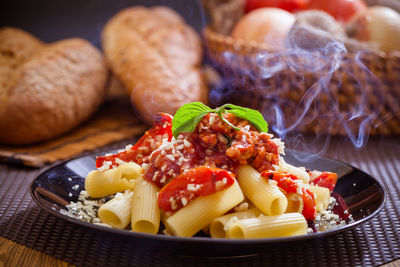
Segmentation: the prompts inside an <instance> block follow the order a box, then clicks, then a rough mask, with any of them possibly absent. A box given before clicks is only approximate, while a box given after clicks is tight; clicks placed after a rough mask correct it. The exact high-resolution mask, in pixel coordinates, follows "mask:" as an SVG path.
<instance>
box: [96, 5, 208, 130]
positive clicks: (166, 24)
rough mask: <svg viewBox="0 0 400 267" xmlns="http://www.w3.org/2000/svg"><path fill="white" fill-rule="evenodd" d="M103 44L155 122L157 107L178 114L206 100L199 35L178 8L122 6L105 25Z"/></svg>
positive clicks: (146, 115)
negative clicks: (174, 9)
mask: <svg viewBox="0 0 400 267" xmlns="http://www.w3.org/2000/svg"><path fill="white" fill-rule="evenodd" d="M102 46H103V50H104V53H105V56H106V58H107V60H108V63H109V66H110V67H111V69H112V71H113V72H114V73H115V75H116V76H117V77H118V78H119V79H120V80H121V81H122V83H123V84H124V86H125V87H126V88H127V89H128V90H129V92H130V93H131V99H132V103H133V104H134V108H135V110H136V111H137V112H138V114H139V116H140V117H141V118H142V119H143V120H144V121H145V122H147V123H149V124H151V123H153V119H154V117H155V115H156V114H157V113H158V112H167V113H170V114H174V113H175V111H176V110H177V109H178V108H179V107H181V106H182V105H183V104H185V103H189V102H193V101H201V102H203V103H206V102H207V99H208V91H207V87H206V84H205V81H204V78H203V75H202V73H201V68H200V67H201V61H202V45H201V40H200V38H199V36H198V35H197V34H196V32H195V31H194V30H193V29H192V28H190V27H189V26H188V25H186V24H185V22H184V21H183V19H182V18H181V17H180V16H179V15H178V14H177V13H176V12H175V11H173V10H171V9H169V8H166V7H153V8H145V7H132V8H127V9H124V10H122V11H121V12H119V13H118V14H117V15H115V16H114V17H113V18H112V19H111V20H110V21H109V22H107V24H106V25H105V27H104V29H103V35H102Z"/></svg>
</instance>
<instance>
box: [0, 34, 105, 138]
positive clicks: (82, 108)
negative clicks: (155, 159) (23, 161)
mask: <svg viewBox="0 0 400 267" xmlns="http://www.w3.org/2000/svg"><path fill="white" fill-rule="evenodd" d="M107 75H108V74H107V67H106V64H105V61H104V59H103V56H102V55H101V53H100V52H99V51H98V50H97V49H96V48H95V47H93V46H92V45H91V44H90V43H89V42H87V41H85V40H82V39H67V40H62V41H59V42H56V43H52V44H49V45H45V44H43V43H42V42H40V41H39V40H37V39H36V38H35V37H33V36H32V35H30V34H28V33H26V32H24V31H22V30H18V29H15V28H2V29H0V86H1V87H0V143H2V144H13V145H23V144H31V143H35V142H40V141H44V140H47V139H50V138H53V137H56V136H59V135H61V134H63V133H65V132H66V131H68V130H71V129H72V128H74V127H76V126H77V125H78V124H80V123H81V122H82V121H84V120H86V119H88V118H89V117H90V115H92V114H93V112H94V111H95V110H96V109H97V108H98V107H99V105H100V104H101V102H102V101H103V99H104V97H105V93H106V92H105V85H106V81H107Z"/></svg>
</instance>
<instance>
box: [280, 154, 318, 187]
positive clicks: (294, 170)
mask: <svg viewBox="0 0 400 267" xmlns="http://www.w3.org/2000/svg"><path fill="white" fill-rule="evenodd" d="M279 170H280V171H284V172H287V173H290V174H293V175H294V176H296V177H298V178H300V179H301V180H303V183H305V184H308V183H310V175H309V174H308V173H307V172H306V170H305V169H304V168H301V167H295V166H293V165H290V164H288V163H286V162H285V160H284V159H283V158H281V157H280V158H279Z"/></svg>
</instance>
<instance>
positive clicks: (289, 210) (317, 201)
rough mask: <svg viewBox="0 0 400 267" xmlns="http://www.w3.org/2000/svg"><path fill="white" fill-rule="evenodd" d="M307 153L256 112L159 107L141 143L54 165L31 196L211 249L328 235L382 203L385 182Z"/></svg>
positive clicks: (117, 225)
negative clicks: (291, 146) (287, 143)
mask: <svg viewBox="0 0 400 267" xmlns="http://www.w3.org/2000/svg"><path fill="white" fill-rule="evenodd" d="M306 156H307V155H306V154H305V153H302V152H298V151H291V150H285V149H284V143H283V142H282V141H281V140H280V139H279V138H275V137H274V136H273V135H272V134H269V133H268V124H267V123H266V122H265V121H264V119H263V118H262V115H261V114H260V113H258V112H257V111H255V110H251V109H248V108H243V107H239V106H235V105H231V104H226V105H224V106H222V107H219V108H216V109H211V108H209V107H207V106H205V105H203V104H201V103H190V104H186V105H184V106H182V107H181V108H180V109H179V110H178V111H177V112H176V114H175V115H174V116H171V115H169V114H165V113H160V114H159V115H158V116H157V117H156V119H155V122H154V126H153V127H152V128H150V129H149V130H148V131H147V132H146V133H145V134H144V135H143V136H142V137H141V138H140V139H139V140H138V141H137V142H136V143H135V144H133V145H128V146H126V147H125V148H123V149H121V150H119V151H112V152H111V153H106V154H102V155H98V154H96V155H89V156H83V157H79V158H76V159H72V160H70V161H67V162H63V163H60V164H58V165H56V166H54V167H52V168H50V169H48V170H46V171H45V172H44V173H42V174H40V175H39V176H38V177H37V178H36V179H35V180H34V181H33V183H32V185H31V195H32V198H33V199H34V200H35V201H36V203H37V204H38V205H39V206H41V207H42V208H44V209H45V210H47V211H48V212H50V213H52V214H54V215H56V216H58V217H60V218H62V219H64V220H67V221H69V222H73V223H75V224H80V225H83V226H86V227H90V228H92V229H95V230H97V231H101V232H102V233H107V234H112V235H115V234H116V235H119V236H121V235H122V236H124V237H126V238H128V239H129V240H130V241H132V242H141V246H145V245H146V244H147V245H148V246H151V247H152V248H154V247H161V246H162V247H164V249H165V248H168V249H172V250H178V251H184V252H183V253H189V254H193V252H194V251H196V252H198V251H202V252H204V251H208V255H215V254H217V255H243V254H248V253H254V252H255V251H259V250H260V249H263V248H265V246H267V245H271V244H276V242H280V243H282V242H283V243H285V242H292V241H298V240H308V239H312V238H320V237H324V236H327V235H330V234H334V233H338V232H341V231H345V230H348V229H351V228H353V227H355V226H357V225H360V224H361V223H363V222H365V221H367V220H368V219H370V218H371V217H372V216H374V215H375V214H376V213H378V212H379V210H380V209H381V208H382V206H383V203H384V201H385V189H384V187H383V186H382V185H381V184H380V183H379V182H378V181H376V180H375V179H374V178H373V177H371V176H369V175H368V174H366V173H365V172H363V171H361V170H359V169H357V168H354V167H352V166H350V165H348V164H345V163H342V162H339V161H336V160H332V159H328V158H325V157H318V156H315V157H314V158H315V159H314V160H312V161H309V162H301V160H300V159H302V158H305V157H306ZM221 245H223V246H222V247H221ZM251 245H256V247H257V248H256V249H255V248H254V246H251Z"/></svg>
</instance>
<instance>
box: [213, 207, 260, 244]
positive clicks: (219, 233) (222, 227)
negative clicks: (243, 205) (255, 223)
mask: <svg viewBox="0 0 400 267" xmlns="http://www.w3.org/2000/svg"><path fill="white" fill-rule="evenodd" d="M260 214H261V211H260V210H259V209H257V208H252V209H248V210H246V211H240V212H233V213H229V214H227V215H224V216H221V217H217V218H215V219H214V220H212V222H211V224H210V235H211V237H214V238H224V237H226V231H227V230H228V229H229V227H230V225H231V224H232V223H233V222H235V221H237V220H239V219H248V218H254V217H258V216H259V215H260Z"/></svg>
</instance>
